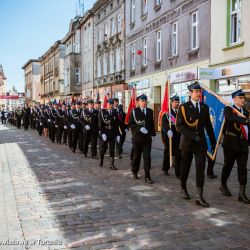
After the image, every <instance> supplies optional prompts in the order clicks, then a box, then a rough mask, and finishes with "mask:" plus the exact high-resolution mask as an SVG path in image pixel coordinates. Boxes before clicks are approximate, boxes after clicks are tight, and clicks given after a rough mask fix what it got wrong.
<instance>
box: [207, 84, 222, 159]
mask: <svg viewBox="0 0 250 250" xmlns="http://www.w3.org/2000/svg"><path fill="white" fill-rule="evenodd" d="M202 96H203V98H202V99H203V102H204V103H205V104H207V105H208V106H209V113H210V120H211V123H212V126H213V130H214V135H215V139H216V142H217V143H216V148H215V151H214V152H212V147H211V143H210V139H209V136H208V135H207V133H206V140H207V146H208V151H207V154H208V156H209V157H210V158H211V159H212V160H214V159H215V156H216V152H217V150H218V146H219V142H220V139H221V136H222V131H223V127H224V122H225V119H224V108H225V107H226V104H225V102H224V100H223V99H222V98H220V97H219V96H217V95H216V94H215V93H213V92H212V91H211V90H209V89H207V88H205V87H203V90H202Z"/></svg>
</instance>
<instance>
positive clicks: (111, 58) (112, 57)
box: [109, 51, 115, 74]
mask: <svg viewBox="0 0 250 250" xmlns="http://www.w3.org/2000/svg"><path fill="white" fill-rule="evenodd" d="M109 63H110V74H113V73H114V72H115V54H114V52H113V51H112V52H111V53H110V54H109Z"/></svg>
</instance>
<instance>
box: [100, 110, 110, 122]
mask: <svg viewBox="0 0 250 250" xmlns="http://www.w3.org/2000/svg"><path fill="white" fill-rule="evenodd" d="M100 112H101V116H102V120H103V122H104V123H105V124H108V125H110V123H111V121H110V120H108V121H107V120H105V119H104V117H103V111H102V109H101V111H100Z"/></svg>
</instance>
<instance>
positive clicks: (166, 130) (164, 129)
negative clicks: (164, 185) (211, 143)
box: [161, 95, 181, 178]
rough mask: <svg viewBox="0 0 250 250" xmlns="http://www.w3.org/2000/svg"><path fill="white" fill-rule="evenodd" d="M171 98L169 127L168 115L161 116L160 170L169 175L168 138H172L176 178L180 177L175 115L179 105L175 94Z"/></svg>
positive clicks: (178, 141) (178, 99)
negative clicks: (162, 154) (161, 156)
mask: <svg viewBox="0 0 250 250" xmlns="http://www.w3.org/2000/svg"><path fill="white" fill-rule="evenodd" d="M170 100H171V116H172V117H171V129H170V127H169V115H168V114H167V113H165V114H164V115H163V116H162V126H161V135H162V140H163V144H164V156H163V166H162V170H163V172H164V174H165V175H167V176H168V175H169V173H168V171H169V168H170V159H169V138H170V137H171V138H172V155H173V156H174V168H175V175H176V177H177V178H180V169H181V150H180V148H179V146H180V137H181V134H180V133H178V132H177V131H176V116H177V111H178V108H179V105H180V98H179V96H177V95H175V96H173V97H171V98H170Z"/></svg>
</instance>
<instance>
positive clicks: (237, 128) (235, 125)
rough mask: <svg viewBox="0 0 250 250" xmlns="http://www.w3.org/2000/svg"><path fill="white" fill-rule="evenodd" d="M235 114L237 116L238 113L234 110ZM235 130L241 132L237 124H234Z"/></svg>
mask: <svg viewBox="0 0 250 250" xmlns="http://www.w3.org/2000/svg"><path fill="white" fill-rule="evenodd" d="M233 113H234V114H236V115H237V113H236V111H235V110H233ZM234 128H235V129H236V130H237V131H241V126H239V127H237V124H236V122H234Z"/></svg>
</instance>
